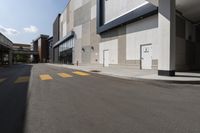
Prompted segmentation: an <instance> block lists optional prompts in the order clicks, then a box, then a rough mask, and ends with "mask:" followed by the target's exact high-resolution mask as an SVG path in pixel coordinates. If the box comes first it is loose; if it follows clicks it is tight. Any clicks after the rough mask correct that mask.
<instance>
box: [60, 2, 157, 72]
mask: <svg viewBox="0 0 200 133" xmlns="http://www.w3.org/2000/svg"><path fill="white" fill-rule="evenodd" d="M110 2H114V3H115V4H119V3H120V2H115V1H114V0H111V1H110ZM144 2H145V0H137V1H135V2H132V1H131V2H130V1H129V0H126V1H125V2H124V1H121V4H119V5H118V6H113V3H108V6H109V5H112V8H110V7H109V8H108V9H106V14H107V15H106V17H107V19H108V20H109V19H112V18H111V17H113V16H114V14H115V13H116V12H115V10H117V9H113V7H120V10H119V11H118V14H115V15H117V16H118V15H119V16H120V15H121V14H123V13H126V12H127V11H129V9H132V8H133V7H137V6H138V5H141V3H144ZM150 2H152V3H154V4H155V5H156V3H157V2H156V1H155V0H150ZM122 3H124V5H122ZM129 3H131V4H129ZM96 7H97V6H96V0H71V1H70V2H69V4H68V6H67V8H66V9H65V10H64V12H63V13H62V14H61V17H60V18H61V19H60V25H61V26H60V35H61V37H60V39H61V38H62V37H63V36H64V33H65V32H64V31H63V30H66V31H67V32H70V31H72V30H73V31H74V32H75V47H74V50H73V63H74V64H76V62H77V61H78V62H79V64H101V62H100V59H101V58H102V57H100V55H101V56H102V53H101V52H102V51H100V44H103V43H105V44H106V45H107V44H109V42H113V40H116V41H117V48H118V49H117V54H116V53H113V54H112V55H116V56H117V64H115V65H118V66H127V67H132V68H137V69H139V68H140V58H133V59H128V58H127V49H128V48H127V43H128V42H130V38H131V37H133V38H134V37H136V36H139V35H141V32H139V31H140V30H141V31H142V30H143V31H146V30H148V31H149V32H147V33H145V32H143V33H142V36H144V37H145V36H147V37H146V38H151V37H150V36H149V35H150V34H155V33H156V28H157V26H158V24H157V16H154V17H153V18H150V19H148V18H147V19H145V20H142V21H139V22H138V23H136V24H130V25H128V29H134V28H136V29H137V31H136V30H128V31H127V25H124V26H120V27H117V28H114V29H112V30H110V31H107V32H105V33H103V34H101V35H98V34H97V31H96ZM125 7H129V8H125ZM123 9H126V10H123ZM111 11H112V12H111ZM109 17H110V18H109ZM65 23H66V24H67V25H66V26H65ZM148 23H149V25H148ZM131 27H132V28H131ZM127 35H129V37H127ZM143 40H146V41H143V42H140V43H139V42H133V43H139V44H137V45H138V46H139V45H140V44H143V43H153V44H154V43H155V44H154V45H155V47H156V45H157V42H156V40H152V41H149V39H143ZM150 40H151V39H150ZM107 42H108V43H107ZM105 47H106V46H105ZM114 47H115V46H114ZM155 49H156V48H155ZM84 50H85V51H84ZM134 50H135V49H133V51H134ZM138 51H139V48H138ZM132 54H138V52H133V53H132ZM113 58H115V57H113ZM157 60H158V59H157V57H155V58H154V59H153V60H152V62H153V63H152V64H153V65H152V68H153V69H155V68H157V63H158V61H157Z"/></svg>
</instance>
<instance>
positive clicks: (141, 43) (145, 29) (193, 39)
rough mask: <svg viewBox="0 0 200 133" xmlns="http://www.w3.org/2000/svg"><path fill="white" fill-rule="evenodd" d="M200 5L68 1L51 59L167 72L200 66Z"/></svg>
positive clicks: (153, 0) (173, 0)
mask: <svg viewBox="0 0 200 133" xmlns="http://www.w3.org/2000/svg"><path fill="white" fill-rule="evenodd" d="M199 4H200V3H199ZM199 4H198V1H196V0H194V1H182V0H118V1H116V0H70V1H69V3H68V4H67V7H66V8H65V10H64V12H63V13H62V14H59V15H58V16H57V18H56V20H55V22H54V25H53V38H54V39H53V44H54V45H53V62H55V63H65V64H89V65H103V66H105V67H109V66H115V67H125V68H134V69H156V70H158V74H159V75H169V76H173V75H175V71H189V70H197V69H199V68H200V55H199V53H200V52H199V51H200V41H199V38H198V37H199V36H200V32H199V31H200V30H199V29H200V28H199V27H200V26H199V22H200V21H199V20H200V16H199V15H198V14H199V13H200V11H199V10H197V9H198V7H197V6H195V5H199ZM189 5H193V7H194V9H190V10H189V8H188V6H189Z"/></svg>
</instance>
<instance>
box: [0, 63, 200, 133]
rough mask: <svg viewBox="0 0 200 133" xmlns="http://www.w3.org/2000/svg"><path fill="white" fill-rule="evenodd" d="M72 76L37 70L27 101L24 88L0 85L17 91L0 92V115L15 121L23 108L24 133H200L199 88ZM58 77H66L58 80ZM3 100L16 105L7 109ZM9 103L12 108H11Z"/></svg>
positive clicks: (42, 67)
mask: <svg viewBox="0 0 200 133" xmlns="http://www.w3.org/2000/svg"><path fill="white" fill-rule="evenodd" d="M24 67H25V68H26V67H27V66H24ZM10 69H11V68H10ZM12 69H13V71H10V72H8V73H10V74H11V75H15V76H12V77H11V79H12V78H13V80H15V79H16V76H17V75H21V74H20V73H23V70H21V69H19V68H18V69H17V68H16V69H15V68H12ZM27 69H28V68H27ZM29 69H30V67H29ZM19 70H20V71H19ZM0 71H1V69H0ZM73 72H74V70H70V69H66V68H61V67H54V66H48V65H45V64H36V65H33V67H32V69H31V77H30V82H29V89H28V93H27V91H24V92H26V93H27V96H28V98H26V96H25V95H23V96H22V95H17V93H19V92H21V91H22V90H23V89H22V90H21V89H16V88H15V89H14V88H12V89H11V90H10V88H8V87H6V88H4V89H2V86H5V84H9V83H5V81H3V82H1V81H0V90H1V91H2V90H4V91H5V90H6V89H8V90H10V91H13V92H12V94H13V95H12V96H9V95H5V94H4V95H3V94H2V92H3V91H2V92H0V95H1V97H0V98H1V101H0V103H1V108H2V107H4V111H0V113H1V112H6V111H8V112H10V114H9V115H7V116H9V117H10V118H13V117H11V116H18V115H19V116H21V115H20V114H21V113H23V112H24V108H25V109H26V113H25V114H26V119H25V122H24V125H25V133H200V86H198V85H186V84H184V85H181V84H171V83H164V82H153V81H133V80H124V79H119V78H114V77H109V76H102V75H97V74H91V73H90V75H84V73H81V72H76V73H73ZM13 73H16V74H13ZM58 73H59V74H60V73H65V74H60V76H59V75H58ZM67 74H68V75H67ZM0 75H1V77H4V76H2V74H1V73H0ZM25 75H27V74H25ZM62 76H66V78H63V77H62ZM14 77H15V78H14ZM0 79H1V78H0ZM10 82H11V80H10ZM11 86H12V85H11ZM26 87H27V86H26ZM26 87H24V88H26ZM22 88H23V87H22ZM18 91H19V92H18ZM5 96H7V97H8V98H10V100H11V101H12V100H13V103H12V102H7V103H5V104H3V102H4V101H5V100H4V101H3V100H2V97H5ZM22 99H23V100H22ZM14 100H15V102H16V101H17V100H19V101H18V102H17V103H18V104H19V105H20V103H21V106H19V105H18V104H14ZM24 103H27V106H25V105H24ZM10 104H11V105H12V104H13V107H12V108H10V107H9V108H8V107H7V106H8V105H9V106H11V105H10ZM17 105H18V106H17ZM22 105H23V106H22ZM14 107H16V109H14ZM20 109H21V110H20ZM16 110H18V111H16ZM19 110H20V111H21V112H20V111H19ZM11 113H14V114H15V115H14V114H11ZM10 115H11V116H10ZM2 116H4V117H5V115H2V114H1V118H2ZM22 116H23V115H22ZM20 118H21V119H17V120H18V122H19V123H20V122H21V123H23V121H22V120H23V117H20ZM1 120H2V119H1ZM11 120H13V119H11ZM14 120H15V119H14ZM15 122H16V120H15V121H12V122H11V123H12V124H13V125H14V123H15ZM18 122H17V123H18ZM1 124H3V122H2V121H1ZM7 124H8V125H12V124H9V123H8V122H6V123H5V124H4V125H6V126H8V125H7ZM13 127H15V126H13ZM13 129H14V128H13ZM21 129H23V128H21ZM16 131H17V130H16ZM2 133H7V132H2ZM12 133H15V132H12Z"/></svg>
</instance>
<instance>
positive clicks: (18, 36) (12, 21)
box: [0, 0, 68, 44]
mask: <svg viewBox="0 0 200 133" xmlns="http://www.w3.org/2000/svg"><path fill="white" fill-rule="evenodd" d="M67 2H68V0H0V32H1V33H2V34H4V35H5V36H6V37H8V38H9V39H10V40H11V41H12V42H14V43H28V44H30V43H31V42H32V40H33V39H36V38H37V37H38V36H39V35H40V34H47V35H50V36H51V35H52V30H53V22H54V20H55V19H56V16H57V15H58V14H59V13H62V12H63V11H64V8H65V7H66V5H67Z"/></svg>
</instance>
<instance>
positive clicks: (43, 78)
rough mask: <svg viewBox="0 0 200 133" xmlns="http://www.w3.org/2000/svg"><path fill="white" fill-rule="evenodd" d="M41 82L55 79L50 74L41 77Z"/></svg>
mask: <svg viewBox="0 0 200 133" xmlns="http://www.w3.org/2000/svg"><path fill="white" fill-rule="evenodd" d="M40 79H41V80H52V79H53V78H52V77H51V76H50V75H49V74H43V75H40Z"/></svg>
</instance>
